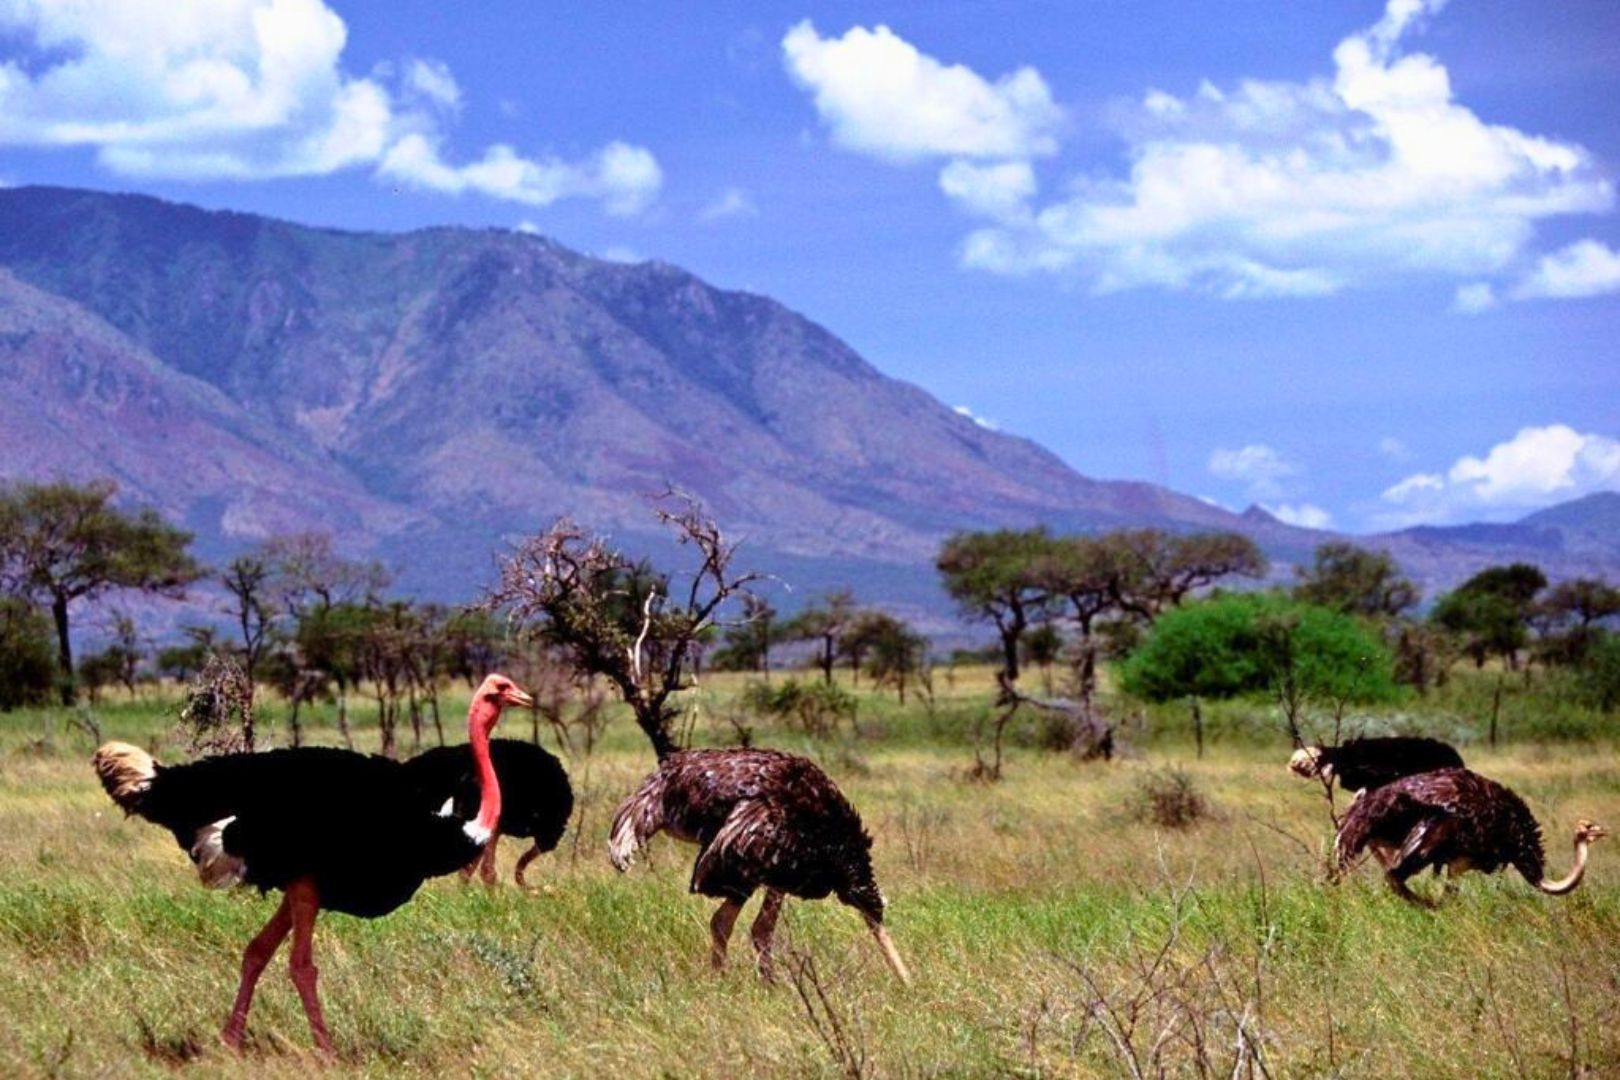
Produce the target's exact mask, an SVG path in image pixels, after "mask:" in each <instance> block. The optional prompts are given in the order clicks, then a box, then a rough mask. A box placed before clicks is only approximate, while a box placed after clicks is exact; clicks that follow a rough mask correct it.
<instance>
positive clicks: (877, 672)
mask: <svg viewBox="0 0 1620 1080" xmlns="http://www.w3.org/2000/svg"><path fill="white" fill-rule="evenodd" d="M862 636H863V638H864V640H865V643H866V649H865V652H866V654H867V659H866V672H867V674H868V675H870V676H871V677H872V682H873V683H875V684H876V685H878V686H892V687H894V691H895V694H896V695H897V696H898V697H899V699H900V704H902V705H904V704H905V703H906V687H907V686H909V685H910V683H911V682H912V680H913V679H916V678H918V677H920V676H921V675H922V673H923V669H924V667H925V665H926V664H927V662H928V639H927V638H926V637H924V636H923V635H921V634H919V633H917V632H916V631H915V630H913V629H912V628H911V627H909V626H907V625H906V624H905V623H903V622H901V621H900V620H899V619H897V618H895V617H894V616H893V615H889V614H887V613H885V612H882V611H871V612H867V613H866V615H865V617H864V618H863V619H862Z"/></svg>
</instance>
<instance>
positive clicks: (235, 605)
mask: <svg viewBox="0 0 1620 1080" xmlns="http://www.w3.org/2000/svg"><path fill="white" fill-rule="evenodd" d="M219 581H220V584H222V585H224V586H225V591H226V592H228V593H230V595H231V600H232V608H231V615H232V617H233V618H234V619H235V620H236V626H237V629H238V630H239V631H240V632H241V635H242V652H241V656H242V673H243V674H244V675H246V676H247V681H248V690H249V692H251V691H252V689H253V685H254V682H255V680H256V677H257V674H258V667H259V662H260V661H261V660H262V659H263V658H264V653H265V650H266V649H268V648H269V647H270V644H271V639H272V631H273V630H274V626H275V613H274V612H273V611H272V610H271V607H270V595H269V592H270V581H271V568H270V564H269V563H267V562H266V561H265V560H264V559H261V558H259V557H257V556H253V555H242V556H239V557H237V558H235V559H232V560H231V562H230V564H229V565H228V566H226V567H225V569H224V570H223V571H222V572H221V573H220V575H219Z"/></svg>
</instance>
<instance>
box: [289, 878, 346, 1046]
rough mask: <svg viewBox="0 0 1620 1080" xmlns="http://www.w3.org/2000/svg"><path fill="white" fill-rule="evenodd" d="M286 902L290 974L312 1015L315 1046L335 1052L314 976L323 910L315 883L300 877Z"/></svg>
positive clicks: (310, 1021) (293, 884) (306, 1009)
mask: <svg viewBox="0 0 1620 1080" xmlns="http://www.w3.org/2000/svg"><path fill="white" fill-rule="evenodd" d="M287 902H288V904H289V905H291V907H292V935H293V945H292V963H291V965H290V971H289V974H290V975H291V976H292V981H293V985H294V986H296V987H297V988H298V996H299V998H301V999H302V1000H303V1002H304V1015H305V1016H307V1017H309V1031H310V1034H311V1035H313V1036H314V1038H315V1046H316V1047H317V1048H318V1049H319V1050H320V1051H321V1052H322V1053H323V1054H331V1053H335V1051H334V1050H333V1049H332V1036H331V1035H329V1034H328V1033H327V1030H326V1018H325V1017H323V1016H322V1015H321V999H320V996H319V995H318V994H316V992H315V979H316V976H318V975H319V974H320V972H319V970H318V969H317V968H316V967H315V943H314V939H315V919H316V918H317V917H318V916H319V915H320V913H321V897H320V893H318V892H317V891H316V889H315V883H314V882H313V881H311V880H310V879H309V878H299V879H298V880H297V881H295V882H293V883H292V884H291V885H289V886H287Z"/></svg>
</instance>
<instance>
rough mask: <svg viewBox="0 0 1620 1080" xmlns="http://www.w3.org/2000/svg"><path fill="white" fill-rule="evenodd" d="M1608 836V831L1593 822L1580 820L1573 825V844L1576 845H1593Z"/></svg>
mask: <svg viewBox="0 0 1620 1080" xmlns="http://www.w3.org/2000/svg"><path fill="white" fill-rule="evenodd" d="M1608 835H1609V830H1608V829H1605V828H1604V827H1603V826H1602V825H1599V824H1598V823H1597V822H1595V821H1588V820H1586V819H1585V818H1581V820H1579V821H1577V822H1576V823H1575V842H1576V843H1577V844H1590V843H1594V842H1596V841H1598V840H1601V839H1603V838H1604V837H1605V836H1608Z"/></svg>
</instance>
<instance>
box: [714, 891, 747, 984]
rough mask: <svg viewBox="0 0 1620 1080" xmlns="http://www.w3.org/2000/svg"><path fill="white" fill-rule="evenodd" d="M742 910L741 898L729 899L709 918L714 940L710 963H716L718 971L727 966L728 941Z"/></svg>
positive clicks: (715, 966)
mask: <svg viewBox="0 0 1620 1080" xmlns="http://www.w3.org/2000/svg"><path fill="white" fill-rule="evenodd" d="M741 911H742V901H741V900H727V901H726V902H725V903H723V904H721V905H720V906H719V907H718V908H716V909H715V913H714V918H712V919H710V920H709V937H710V939H711V941H712V944H711V945H710V948H709V963H711V964H712V965H714V969H715V970H716V971H719V970H720V969H721V968H723V967H725V966H726V942H728V941H730V940H731V928H732V927H733V926H735V925H736V924H737V915H738V914H739V913H740V912H741Z"/></svg>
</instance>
